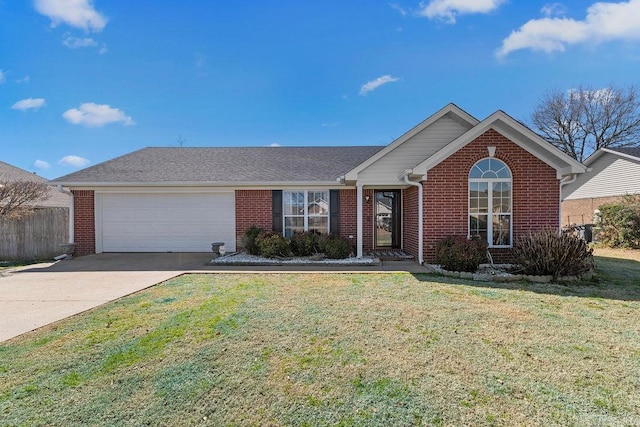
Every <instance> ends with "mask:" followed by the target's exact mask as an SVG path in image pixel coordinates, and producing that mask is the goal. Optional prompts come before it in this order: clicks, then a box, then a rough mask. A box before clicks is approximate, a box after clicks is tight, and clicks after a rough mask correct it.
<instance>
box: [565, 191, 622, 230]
mask: <svg viewBox="0 0 640 427" xmlns="http://www.w3.org/2000/svg"><path fill="white" fill-rule="evenodd" d="M620 200H622V196H616V197H591V198H588V199H574V200H565V201H564V202H562V225H574V224H579V225H581V224H593V211H595V210H596V209H598V208H599V207H600V206H601V205H604V204H605V203H614V202H618V201H620Z"/></svg>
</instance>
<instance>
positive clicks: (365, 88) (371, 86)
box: [360, 74, 400, 96]
mask: <svg viewBox="0 0 640 427" xmlns="http://www.w3.org/2000/svg"><path fill="white" fill-rule="evenodd" d="M398 80H400V79H399V78H398V77H393V76H391V75H389V74H385V75H384V76H380V77H378V78H377V79H375V80H371V81H370V82H367V83H365V84H363V85H362V86H361V87H360V95H361V96H364V95H366V94H367V93H369V92H373V91H374V90H376V89H378V88H379V87H380V86H382V85H385V84H387V83H393V82H397V81H398Z"/></svg>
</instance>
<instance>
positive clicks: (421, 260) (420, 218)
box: [404, 170, 424, 265]
mask: <svg viewBox="0 0 640 427" xmlns="http://www.w3.org/2000/svg"><path fill="white" fill-rule="evenodd" d="M410 173H411V171H410V170H406V171H404V182H405V183H407V184H409V185H412V186H414V187H418V263H419V264H420V265H422V264H424V257H423V250H422V248H423V241H422V240H423V216H424V214H423V206H422V184H421V183H419V182H413V181H409V174H410Z"/></svg>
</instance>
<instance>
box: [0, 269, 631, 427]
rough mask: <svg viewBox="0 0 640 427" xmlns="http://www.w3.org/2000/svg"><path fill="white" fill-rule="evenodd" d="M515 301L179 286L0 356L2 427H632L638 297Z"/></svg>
mask: <svg viewBox="0 0 640 427" xmlns="http://www.w3.org/2000/svg"><path fill="white" fill-rule="evenodd" d="M614 276H615V274H614ZM637 277H640V276H637ZM616 283H617V282H616ZM636 283H638V282H636ZM495 286H497V285H495ZM505 286H507V285H505ZM508 286H510V287H490V286H488V285H487V284H478V283H472V282H466V281H459V280H458V281H453V280H445V279H443V278H435V277H431V276H426V275H418V276H413V275H410V274H404V273H395V274H331V275H310V274H300V275H297V274H274V275H262V276H257V275H224V274H221V275H188V276H182V277H180V278H177V279H174V280H171V281H168V282H166V283H164V284H162V285H159V286H156V287H154V288H151V289H148V290H146V291H144V292H141V293H139V294H137V295H135V296H132V297H129V298H125V299H123V300H120V301H118V302H116V303H114V304H110V305H107V306H104V307H101V308H98V309H96V310H94V311H92V312H91V313H88V314H85V315H82V316H78V317H75V318H73V319H69V320H66V321H64V322H60V323H58V324H56V325H53V326H50V327H47V328H44V329H42V330H40V331H38V332H35V333H32V334H28V335H25V336H23V337H21V338H18V339H14V340H12V341H10V342H8V343H6V344H4V345H2V346H0V420H2V421H0V424H2V425H87V424H93V425H147V424H149V425H175V424H176V420H179V424H181V425H216V426H217V425H313V426H315V425H332V426H333V425H338V426H357V425H362V426H371V425H373V426H376V425H379V426H388V425H525V426H526V425H576V426H585V425H587V426H588V425H616V426H617V425H639V424H640V414H639V413H638V411H639V409H638V408H640V381H639V380H638V378H640V330H639V328H638V326H637V325H638V324H640V310H639V309H640V303H639V302H638V298H635V299H630V300H627V299H618V298H602V297H599V296H593V295H592V294H593V293H594V292H595V293H596V294H597V292H605V291H606V289H607V285H606V283H604V282H600V283H597V284H594V285H592V286H590V287H589V290H588V291H582V290H580V289H577V288H567V287H560V286H558V285H544V286H547V287H546V288H544V286H543V285H535V289H534V291H535V292H534V291H531V290H528V289H527V286H533V285H508ZM518 286H519V288H518ZM615 286H617V287H624V285H622V284H619V283H618V284H616V285H615ZM629 286H630V285H627V288H628V287H629ZM636 287H637V285H636ZM545 289H546V290H545ZM585 292H586V293H585ZM633 292H637V291H636V290H634V289H632V290H628V289H627V290H626V291H625V295H628V294H630V293H633ZM567 294H569V295H568V296H567Z"/></svg>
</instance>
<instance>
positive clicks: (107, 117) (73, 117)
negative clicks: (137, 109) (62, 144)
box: [62, 102, 136, 127]
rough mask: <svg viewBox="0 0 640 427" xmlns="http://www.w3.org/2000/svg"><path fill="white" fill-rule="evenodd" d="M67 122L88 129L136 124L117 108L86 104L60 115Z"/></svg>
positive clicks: (91, 103)
mask: <svg viewBox="0 0 640 427" xmlns="http://www.w3.org/2000/svg"><path fill="white" fill-rule="evenodd" d="M62 117H64V118H65V119H66V120H67V121H68V122H70V123H73V124H74V125H84V126H88V127H102V126H104V125H106V124H109V123H117V122H122V124H124V125H125V126H130V125H135V124H136V123H135V122H134V121H133V119H132V118H131V117H130V116H127V115H126V114H125V113H124V111H122V110H119V109H117V108H111V107H110V106H109V105H106V104H95V103H93V102H87V103H84V104H82V105H80V108H79V109H76V108H72V109H70V110H67V111H65V112H64V114H62Z"/></svg>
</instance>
